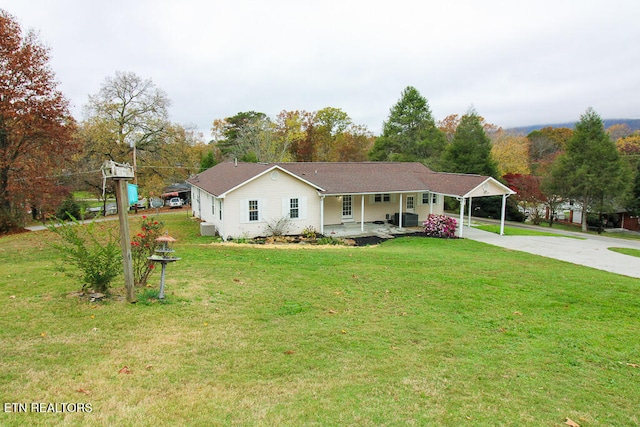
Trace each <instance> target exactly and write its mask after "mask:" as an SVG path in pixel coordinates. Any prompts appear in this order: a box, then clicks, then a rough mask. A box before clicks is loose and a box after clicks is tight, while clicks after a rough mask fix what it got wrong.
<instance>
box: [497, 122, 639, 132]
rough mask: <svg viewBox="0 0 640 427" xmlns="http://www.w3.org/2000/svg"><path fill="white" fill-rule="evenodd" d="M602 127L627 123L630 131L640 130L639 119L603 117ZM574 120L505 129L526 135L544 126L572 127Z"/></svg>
mask: <svg viewBox="0 0 640 427" xmlns="http://www.w3.org/2000/svg"><path fill="white" fill-rule="evenodd" d="M603 121H604V128H605V129H607V128H610V127H611V126H613V125H622V124H624V125H627V126H628V127H629V129H631V131H632V132H635V131H637V130H640V119H604V120H603ZM575 124H576V122H568V123H554V124H546V125H532V126H519V127H515V128H509V129H505V130H506V131H508V132H510V133H515V134H521V135H528V134H529V133H531V132H533V131H534V130H540V129H544V128H546V127H552V128H569V129H573V127H574V126H575Z"/></svg>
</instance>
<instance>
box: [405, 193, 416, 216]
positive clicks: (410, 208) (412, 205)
mask: <svg viewBox="0 0 640 427" xmlns="http://www.w3.org/2000/svg"><path fill="white" fill-rule="evenodd" d="M407 212H409V213H415V212H416V198H415V197H414V196H407Z"/></svg>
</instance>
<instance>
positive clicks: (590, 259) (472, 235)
mask: <svg viewBox="0 0 640 427" xmlns="http://www.w3.org/2000/svg"><path fill="white" fill-rule="evenodd" d="M548 231H550V232H553V233H557V234H562V235H564V236H567V237H555V236H500V235H498V234H495V233H490V232H487V231H484V230H478V229H477V228H475V227H473V226H472V227H471V228H469V227H467V226H465V228H464V232H463V236H464V238H467V239H472V240H477V241H479V242H483V243H487V244H490V245H494V246H500V247H503V248H508V249H512V250H516V251H522V252H529V253H532V254H536V255H540V256H544V257H547V258H554V259H558V260H561V261H566V262H570V263H572V264H579V265H584V266H587V267H592V268H597V269H599V270H605V271H609V272H611V273H617V274H622V275H624V276H630V277H636V278H640V258H638V257H634V256H630V255H624V254H620V253H617V252H613V251H612V250H610V249H609V248H612V247H615V248H632V249H638V250H640V241H637V240H626V239H619V238H614V237H607V236H605V235H591V234H585V233H572V232H565V231H559V230H553V229H549V230H548ZM572 237H573V238H572Z"/></svg>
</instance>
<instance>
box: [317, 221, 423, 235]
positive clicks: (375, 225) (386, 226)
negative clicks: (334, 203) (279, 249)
mask: <svg viewBox="0 0 640 427" xmlns="http://www.w3.org/2000/svg"><path fill="white" fill-rule="evenodd" d="M421 231H423V228H422V227H421V226H418V227H398V226H396V225H393V224H390V223H388V222H385V223H382V224H381V223H380V221H376V222H365V223H356V222H347V223H344V224H335V225H325V226H324V232H323V233H322V234H323V235H324V236H327V237H336V238H354V237H369V236H376V237H380V238H383V239H389V238H392V237H395V236H398V235H402V234H413V233H416V232H421Z"/></svg>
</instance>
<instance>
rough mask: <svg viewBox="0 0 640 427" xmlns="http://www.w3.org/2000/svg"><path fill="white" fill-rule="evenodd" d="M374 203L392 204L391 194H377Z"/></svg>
mask: <svg viewBox="0 0 640 427" xmlns="http://www.w3.org/2000/svg"><path fill="white" fill-rule="evenodd" d="M373 201H374V203H382V202H390V201H391V194H389V193H385V194H376V195H375V196H373Z"/></svg>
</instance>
